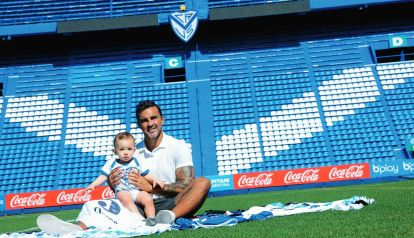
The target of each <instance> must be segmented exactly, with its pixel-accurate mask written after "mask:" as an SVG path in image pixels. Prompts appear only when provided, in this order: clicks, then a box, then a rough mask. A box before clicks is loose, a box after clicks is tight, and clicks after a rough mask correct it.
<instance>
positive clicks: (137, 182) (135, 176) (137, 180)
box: [128, 170, 155, 193]
mask: <svg viewBox="0 0 414 238" xmlns="http://www.w3.org/2000/svg"><path fill="white" fill-rule="evenodd" d="M128 180H129V183H131V184H132V185H134V186H135V187H137V188H138V189H140V190H142V191H146V192H149V193H152V192H155V191H154V190H153V189H152V185H151V183H150V182H148V181H147V179H145V178H144V177H143V176H141V175H140V174H139V173H138V171H136V170H132V171H131V172H130V173H129V174H128Z"/></svg>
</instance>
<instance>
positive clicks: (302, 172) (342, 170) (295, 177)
mask: <svg viewBox="0 0 414 238" xmlns="http://www.w3.org/2000/svg"><path fill="white" fill-rule="evenodd" d="M366 178H370V167H369V164H368V163H361V164H347V165H337V166H325V167H317V168H303V169H292V170H279V171H268V172H256V173H247V174H234V175H233V180H234V188H235V189H248V188H261V187H273V186H286V185H298V184H309V183H321V182H334V181H343V180H355V179H366Z"/></svg>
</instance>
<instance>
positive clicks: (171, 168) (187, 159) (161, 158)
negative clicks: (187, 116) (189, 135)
mask: <svg viewBox="0 0 414 238" xmlns="http://www.w3.org/2000/svg"><path fill="white" fill-rule="evenodd" d="M162 133H163V138H162V141H161V144H160V145H159V146H158V147H157V148H155V149H154V150H153V151H149V150H148V149H147V147H146V146H145V143H144V141H141V142H140V143H138V144H137V150H136V151H135V154H134V156H135V157H136V158H138V160H139V161H140V162H141V163H142V164H143V166H145V167H146V168H148V169H149V171H150V172H149V173H150V174H153V175H154V176H155V177H157V178H158V179H160V180H162V181H164V182H165V183H166V184H171V183H175V182H176V176H175V170H176V169H177V168H179V167H183V166H193V159H192V156H191V151H190V149H189V147H188V145H187V144H186V143H185V141H184V140H178V139H176V138H174V137H172V136H169V135H167V134H165V133H164V132H162ZM156 197H160V195H156V194H154V198H156Z"/></svg>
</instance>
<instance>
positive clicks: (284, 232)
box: [0, 180, 414, 238]
mask: <svg viewBox="0 0 414 238" xmlns="http://www.w3.org/2000/svg"><path fill="white" fill-rule="evenodd" d="M355 195H360V196H367V197H369V198H373V199H375V202H374V204H373V205H371V206H367V207H366V208H363V209H362V210H358V211H349V212H340V211H327V212H321V213H308V214H298V215H291V216H284V217H276V218H272V219H267V220H265V221H253V222H244V223H240V224H238V225H236V226H233V227H220V228H214V229H202V228H200V229H195V230H187V231H170V232H164V233H161V234H159V235H151V236H149V237H161V238H167V237H176V236H177V235H179V237H189V238H190V237H191V238H198V237H215V238H216V237H237V238H240V237H307V238H308V237H310V238H312V237H352V238H355V237H358V238H361V237H399V238H400V237H414V226H413V224H414V181H412V180H411V181H402V182H392V183H378V184H367V185H353V186H344V187H330V188H318V189H305V190H287V191H277V192H263V193H254V194H244V195H237V196H224V197H217V198H209V199H207V201H206V203H205V204H204V206H203V207H202V208H201V209H200V211H201V212H202V211H205V210H209V209H218V210H230V211H231V210H236V209H247V208H249V207H251V206H257V205H266V204H269V203H272V202H283V203H286V202H328V201H334V200H339V199H345V198H350V197H352V196H355ZM78 212H79V210H73V211H62V212H54V213H52V214H55V215H57V216H58V217H60V218H62V219H65V220H74V219H76V216H77V214H78ZM37 216H38V214H30V215H19V216H7V217H0V234H1V233H6V232H16V231H22V230H25V229H30V228H34V227H35V226H36V225H35V220H36V217H37Z"/></svg>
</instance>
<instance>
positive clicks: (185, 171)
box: [162, 166, 194, 195]
mask: <svg viewBox="0 0 414 238" xmlns="http://www.w3.org/2000/svg"><path fill="white" fill-rule="evenodd" d="M175 176H176V181H175V183H172V184H166V185H165V186H164V188H163V189H162V193H164V194H168V195H176V194H178V193H180V192H181V191H183V190H184V189H185V188H186V187H187V186H188V185H189V184H190V183H191V181H193V179H194V167H193V166H184V167H180V168H177V169H176V170H175Z"/></svg>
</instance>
